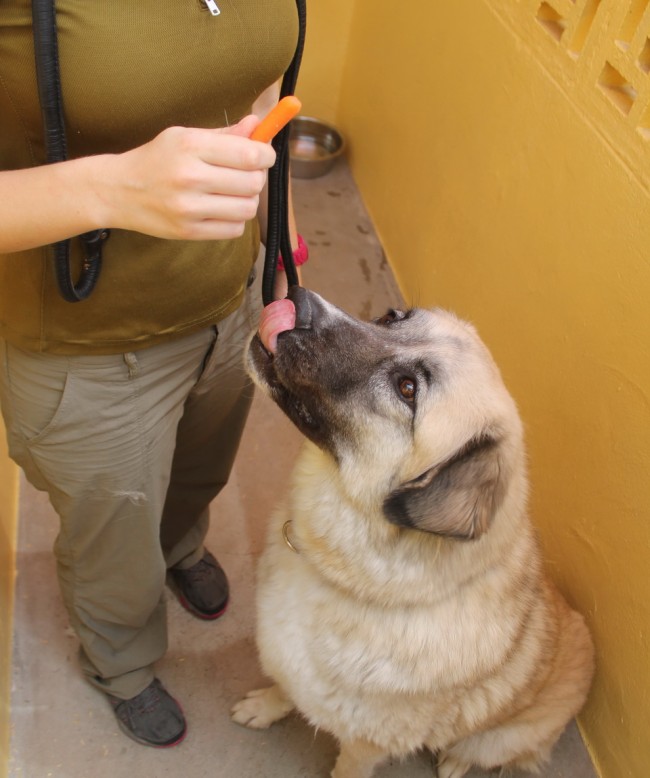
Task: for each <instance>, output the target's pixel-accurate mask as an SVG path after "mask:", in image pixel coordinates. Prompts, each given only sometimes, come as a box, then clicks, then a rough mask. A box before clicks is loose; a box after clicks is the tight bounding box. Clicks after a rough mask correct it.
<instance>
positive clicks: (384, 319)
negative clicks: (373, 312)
mask: <svg viewBox="0 0 650 778" xmlns="http://www.w3.org/2000/svg"><path fill="white" fill-rule="evenodd" d="M403 318H404V313H403V311H396V310H394V309H393V308H391V309H390V311H387V312H386V313H385V314H384V315H383V316H380V317H379V318H378V319H375V324H392V323H393V322H394V321H399V320H400V319H403Z"/></svg>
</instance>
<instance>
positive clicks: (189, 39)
mask: <svg viewBox="0 0 650 778" xmlns="http://www.w3.org/2000/svg"><path fill="white" fill-rule="evenodd" d="M217 6H218V7H219V9H220V11H221V13H220V14H219V15H217V16H213V15H212V14H211V13H210V12H209V11H208V9H207V7H206V5H205V3H204V2H203V1H202V0H135V2H134V0H103V1H102V2H88V0H57V3H56V9H57V26H58V41H59V57H60V68H61V85H62V93H63V102H64V112H65V121H66V131H67V137H68V156H69V157H70V158H73V157H79V156H85V155H90V154H99V153H119V152H121V151H125V150H128V149H131V148H134V147H135V146H138V145H140V144H143V143H145V142H147V141H149V140H151V139H152V138H154V137H155V136H156V135H157V134H158V133H159V132H161V131H162V130H163V129H165V128H166V127H169V126H172V125H180V126H188V127H223V126H227V125H229V124H234V123H236V122H237V121H238V120H239V119H241V118H242V117H243V116H245V115H246V114H247V113H249V112H250V109H251V106H252V103H253V102H254V100H255V99H256V98H257V97H258V95H259V94H260V93H261V92H263V91H264V89H266V88H267V87H268V86H270V85H271V84H272V83H273V82H274V81H276V80H277V79H278V78H280V77H281V75H282V73H283V72H284V71H285V70H286V68H287V67H288V64H289V62H290V60H291V57H292V55H293V52H294V50H295V46H296V39H297V29H298V22H297V14H296V7H295V0H217ZM44 159H45V151H44V143H43V126H42V119H41V113H40V107H39V103H38V96H37V88H36V75H35V68H34V53H33V42H32V29H31V0H3V1H2V2H0V170H12V169H21V168H26V167H30V166H33V165H40V164H43V162H44ZM62 196H64V194H63V193H62ZM1 207H2V204H1V203H0V208H1ZM107 226H110V225H107ZM78 244H79V241H78V240H73V241H72V253H73V259H74V262H75V263H76V266H78V262H79V254H80V251H79V245H78ZM258 247H259V233H258V228H257V223H256V222H250V223H249V224H248V225H247V228H246V231H245V234H244V235H243V236H242V237H241V238H238V239H236V240H226V241H211V242H204V241H199V242H196V241H171V240H163V239H159V238H153V237H149V236H147V235H143V234H139V233H136V232H129V231H126V230H117V229H113V230H112V231H111V235H110V238H109V239H108V241H107V242H106V243H105V244H104V249H103V267H102V272H101V276H100V279H99V282H98V284H97V286H96V288H95V290H94V291H93V293H92V294H91V295H90V297H89V298H88V299H87V300H85V301H83V302H78V303H69V302H66V301H64V300H63V298H62V297H61V296H60V294H59V292H58V290H57V287H56V281H55V277H54V267H53V264H52V259H51V253H50V249H49V248H47V247H44V248H39V249H34V250H30V251H23V252H16V253H12V254H5V255H0V336H1V337H3V338H5V339H7V340H9V341H11V342H12V343H14V344H16V345H18V346H20V347H22V348H27V349H30V350H38V351H48V352H51V353H60V354H79V353H94V354H102V353H104V354H106V353H119V352H121V351H126V350H133V349H136V348H142V347H145V346H150V345H153V344H155V343H158V342H161V341H163V340H165V339H168V338H171V337H176V336H179V335H182V334H185V333H189V332H192V331H194V330H196V329H199V328H201V327H204V326H207V325H209V324H213V323H216V322H217V321H219V320H220V319H221V318H223V317H225V316H227V315H228V314H229V313H230V312H232V311H233V310H234V309H235V308H236V307H237V306H238V305H239V303H240V301H241V298H242V296H243V294H244V290H245V287H246V281H247V278H248V276H249V273H250V270H251V267H252V265H253V263H254V261H255V257H256V255H257V251H258ZM74 272H75V273H76V272H77V271H76V267H75V271H74ZM74 277H75V278H76V277H77V276H76V275H74Z"/></svg>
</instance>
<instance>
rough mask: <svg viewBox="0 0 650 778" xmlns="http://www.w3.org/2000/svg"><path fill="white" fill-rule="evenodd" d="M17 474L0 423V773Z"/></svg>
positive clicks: (5, 734)
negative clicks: (8, 453) (8, 455)
mask: <svg viewBox="0 0 650 778" xmlns="http://www.w3.org/2000/svg"><path fill="white" fill-rule="evenodd" d="M17 501H18V474H17V470H16V468H15V466H14V465H13V464H12V463H11V462H10V461H9V459H8V457H7V451H6V446H5V435H4V428H3V427H2V425H1V423H0V775H5V774H6V770H7V759H8V754H9V694H10V690H11V685H10V680H11V640H12V622H13V619H12V614H13V595H14V578H15V561H14V560H15V554H16V516H17Z"/></svg>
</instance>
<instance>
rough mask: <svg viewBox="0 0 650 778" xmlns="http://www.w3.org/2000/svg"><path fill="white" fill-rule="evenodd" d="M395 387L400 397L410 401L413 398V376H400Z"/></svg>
mask: <svg viewBox="0 0 650 778" xmlns="http://www.w3.org/2000/svg"><path fill="white" fill-rule="evenodd" d="M397 389H398V391H399V393H400V395H401V396H402V399H403V400H406V402H408V403H412V402H413V401H414V400H415V392H416V389H417V385H416V383H415V379H414V378H408V377H406V376H404V377H403V378H400V379H399V380H398V382H397Z"/></svg>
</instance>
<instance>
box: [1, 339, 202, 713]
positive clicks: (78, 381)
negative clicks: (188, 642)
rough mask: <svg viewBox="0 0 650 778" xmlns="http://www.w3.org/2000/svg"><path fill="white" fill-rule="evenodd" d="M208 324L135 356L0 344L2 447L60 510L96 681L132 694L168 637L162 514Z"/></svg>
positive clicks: (59, 549)
mask: <svg viewBox="0 0 650 778" xmlns="http://www.w3.org/2000/svg"><path fill="white" fill-rule="evenodd" d="M212 339H213V334H212V333H211V332H210V331H209V330H206V331H203V332H201V333H197V334H194V335H192V336H188V337H187V338H182V339H180V340H178V341H174V342H172V343H169V344H163V345H161V346H155V347H153V348H151V349H144V350H142V351H140V352H137V354H135V353H133V354H124V355H116V356H107V357H103V356H101V357H100V356H91V357H64V356H58V355H48V354H38V353H31V352H25V351H22V350H20V349H17V348H15V347H12V346H11V345H8V344H3V349H2V361H1V362H0V390H1V395H2V408H3V413H4V415H5V421H6V426H7V433H8V441H9V450H10V454H11V456H12V457H13V458H14V460H15V461H16V462H17V463H18V464H19V465H20V466H21V467H22V468H23V469H24V470H25V473H26V475H27V477H28V478H29V480H30V481H31V482H32V483H33V484H34V485H35V486H36V487H37V488H39V489H44V490H46V491H47V492H48V494H49V496H50V500H51V502H52V505H53V507H54V509H55V510H56V512H57V513H58V515H59V517H60V532H59V535H58V537H57V540H56V543H55V549H54V551H55V556H56V561H57V571H58V576H59V583H60V586H61V591H62V595H63V599H64V602H65V605H66V608H67V610H68V613H69V617H70V620H71V624H72V626H73V627H74V629H75V631H76V632H77V634H78V636H79V639H80V643H81V654H82V667H83V669H84V672H85V673H86V675H87V677H88V679H89V680H90V681H91V683H94V684H95V685H97V686H99V687H100V688H102V689H104V690H105V691H110V692H111V693H112V694H115V695H116V696H118V697H123V698H128V697H131V696H133V695H134V694H137V693H139V692H140V691H141V690H142V689H144V688H145V687H146V686H147V685H148V684H149V683H150V682H151V680H152V678H153V669H152V664H153V663H154V662H155V661H156V660H157V659H159V658H160V657H161V656H162V655H163V654H164V652H165V650H166V647H167V635H166V617H165V606H164V599H163V592H164V582H165V574H166V564H165V560H164V556H163V553H162V550H161V547H160V534H159V533H160V517H161V515H162V510H163V505H164V500H165V495H166V492H167V487H168V484H169V473H170V470H171V463H172V458H173V451H174V446H175V440H176V431H177V427H178V422H179V420H180V418H181V415H182V412H183V406H184V404H185V400H186V398H187V396H188V394H189V392H190V391H191V389H192V387H193V385H194V384H195V383H196V381H197V378H198V376H199V374H200V371H201V367H202V364H203V361H204V359H205V355H206V352H207V351H208V349H209V347H210V345H211V342H212Z"/></svg>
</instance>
